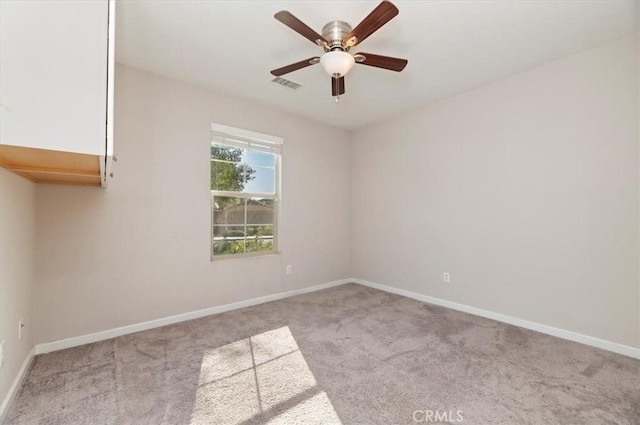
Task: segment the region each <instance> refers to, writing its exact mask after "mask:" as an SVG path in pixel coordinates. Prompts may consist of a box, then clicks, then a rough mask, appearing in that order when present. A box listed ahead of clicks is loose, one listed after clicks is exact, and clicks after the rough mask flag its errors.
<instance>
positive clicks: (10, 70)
mask: <svg viewBox="0 0 640 425" xmlns="http://www.w3.org/2000/svg"><path fill="white" fill-rule="evenodd" d="M107 31H108V0H94V1H66V0H62V1H59V0H44V1H41V0H36V1H0V104H1V105H2V106H0V143H2V144H7V145H15V146H25V147H35V148H42V149H50V150H58V151H66V152H79V153H87V154H95V155H105V131H106V130H105V122H106V114H107Z"/></svg>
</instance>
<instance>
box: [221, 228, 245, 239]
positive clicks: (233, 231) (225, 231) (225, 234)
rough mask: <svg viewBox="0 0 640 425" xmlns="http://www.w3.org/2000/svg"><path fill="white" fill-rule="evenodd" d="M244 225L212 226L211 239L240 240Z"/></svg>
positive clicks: (242, 237)
mask: <svg viewBox="0 0 640 425" xmlns="http://www.w3.org/2000/svg"><path fill="white" fill-rule="evenodd" d="M244 234H245V230H244V226H225V225H222V226H217V225H214V226H213V239H215V240H222V239H226V240H240V239H244Z"/></svg>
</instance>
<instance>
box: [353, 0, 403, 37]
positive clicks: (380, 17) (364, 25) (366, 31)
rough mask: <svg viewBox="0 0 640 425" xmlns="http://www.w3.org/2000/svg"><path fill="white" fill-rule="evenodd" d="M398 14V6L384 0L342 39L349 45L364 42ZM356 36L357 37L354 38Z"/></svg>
mask: <svg viewBox="0 0 640 425" xmlns="http://www.w3.org/2000/svg"><path fill="white" fill-rule="evenodd" d="M397 14H398V8H397V7H395V6H394V5H393V3H391V2H389V1H383V2H382V3H380V4H379V5H378V7H376V8H375V9H373V11H372V12H371V13H370V14H369V15H368V16H367V17H366V18H364V20H363V21H362V22H360V23H359V24H358V26H357V27H355V28H354V29H353V30H352V31H351V32H350V33H349V34H347V36H346V37H345V38H344V39H343V40H342V41H343V42H344V43H345V44H347V45H348V46H355V45H357V44H359V43H362V42H363V41H364V40H365V39H366V38H367V37H369V36H370V35H371V34H373V33H374V32H376V31H377V30H379V29H380V27H382V26H383V25H384V24H386V23H387V22H389V21H390V20H391V19H393V17H394V16H396V15H397ZM354 37H355V38H354Z"/></svg>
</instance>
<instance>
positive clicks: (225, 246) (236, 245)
mask: <svg viewBox="0 0 640 425" xmlns="http://www.w3.org/2000/svg"><path fill="white" fill-rule="evenodd" d="M244 252H245V241H244V239H243V240H238V241H227V240H222V241H214V242H213V255H228V254H243V253H244Z"/></svg>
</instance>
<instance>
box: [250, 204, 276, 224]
mask: <svg viewBox="0 0 640 425" xmlns="http://www.w3.org/2000/svg"><path fill="white" fill-rule="evenodd" d="M274 212H275V200H273V199H262V198H249V199H248V200H247V224H273V223H274V221H273V219H274V217H275V214H274Z"/></svg>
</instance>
